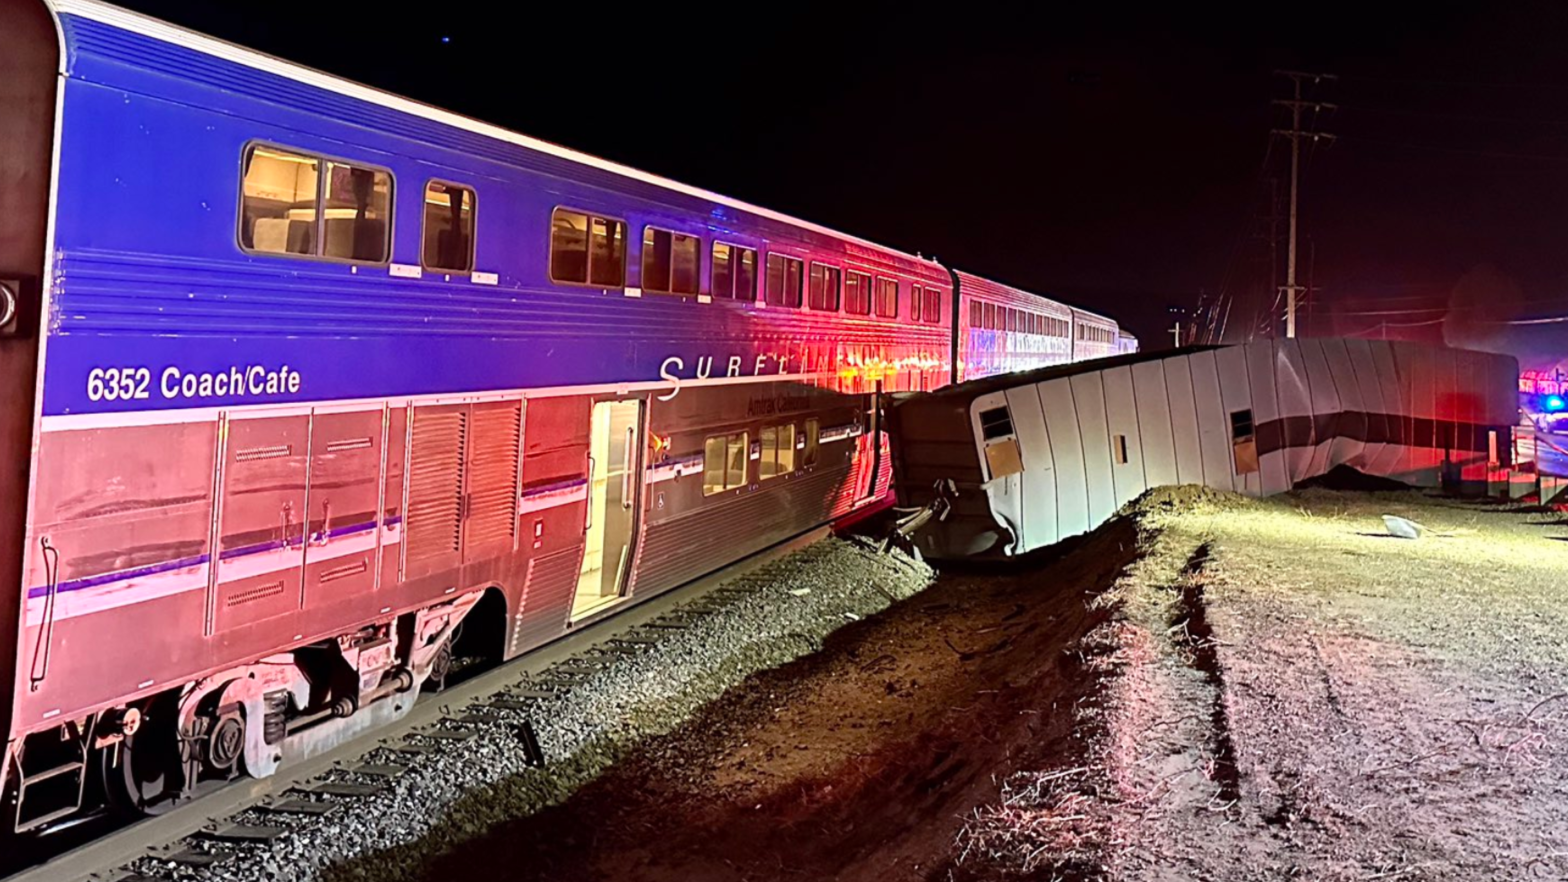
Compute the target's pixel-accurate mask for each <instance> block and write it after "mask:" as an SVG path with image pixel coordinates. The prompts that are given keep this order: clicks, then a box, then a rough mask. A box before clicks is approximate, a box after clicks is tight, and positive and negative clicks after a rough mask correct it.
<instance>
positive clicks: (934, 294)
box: [921, 288, 942, 325]
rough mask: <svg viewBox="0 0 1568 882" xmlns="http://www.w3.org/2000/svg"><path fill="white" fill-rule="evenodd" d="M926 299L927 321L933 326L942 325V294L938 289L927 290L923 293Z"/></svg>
mask: <svg viewBox="0 0 1568 882" xmlns="http://www.w3.org/2000/svg"><path fill="white" fill-rule="evenodd" d="M921 296H922V297H923V298H924V299H925V303H926V305H925V310H924V311H925V316H926V321H928V322H930V323H931V324H933V325H939V324H941V323H942V292H941V291H940V290H938V289H936V288H926V289H925V290H923V291H922V292H921Z"/></svg>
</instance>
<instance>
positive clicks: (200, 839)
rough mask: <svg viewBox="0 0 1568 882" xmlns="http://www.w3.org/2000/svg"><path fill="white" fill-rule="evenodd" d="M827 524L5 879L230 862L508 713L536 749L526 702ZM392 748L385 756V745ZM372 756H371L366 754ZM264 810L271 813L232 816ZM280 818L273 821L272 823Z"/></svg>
mask: <svg viewBox="0 0 1568 882" xmlns="http://www.w3.org/2000/svg"><path fill="white" fill-rule="evenodd" d="M829 532H830V531H829V530H828V529H827V528H822V529H819V530H816V531H813V532H811V533H807V534H805V535H803V536H800V537H797V538H796V539H793V540H790V541H788V542H785V543H782V544H780V545H777V546H774V547H773V548H770V549H768V550H765V551H763V552H761V553H759V554H757V555H754V556H753V557H751V558H748V559H746V560H744V561H741V562H739V563H736V564H733V565H731V566H730V567H727V568H725V569H723V570H720V571H718V572H716V573H713V574H712V575H709V576H707V577H704V578H702V579H699V580H697V581H695V582H692V583H689V584H687V585H685V586H683V587H681V588H678V589H675V590H673V591H670V592H667V593H665V594H663V595H660V596H658V597H655V598H652V599H650V600H648V601H645V602H642V603H639V604H638V605H637V606H634V607H632V608H630V609H627V610H626V611H624V612H622V613H619V614H617V615H615V616H611V617H609V618H607V619H603V620H601V621H599V622H596V623H594V624H592V625H590V626H588V627H586V628H584V629H583V630H582V631H579V632H577V633H574V634H572V635H570V636H568V637H565V638H563V639H561V640H558V641H556V642H554V643H552V644H549V645H548V646H545V647H543V648H541V649H539V650H536V651H534V652H531V653H528V654H526V655H524V656H522V657H520V658H517V659H514V660H512V661H510V662H507V663H505V664H502V665H499V666H497V667H495V668H492V669H489V670H486V671H483V672H479V673H476V674H474V675H472V676H470V677H467V678H466V679H464V680H462V681H461V682H458V683H455V684H453V685H451V686H449V687H448V688H447V689H445V690H444V691H442V692H440V693H434V694H426V695H424V696H422V697H421V699H420V700H419V702H418V703H417V704H416V706H415V707H414V709H413V710H412V711H410V713H409V714H408V716H407V717H405V718H404V719H402V720H400V721H398V722H397V723H394V724H391V725H388V726H385V727H383V728H379V729H376V730H374V731H372V732H368V733H366V735H365V736H364V737H362V738H358V739H355V740H353V741H350V742H348V743H346V744H344V745H341V746H340V747H338V748H336V749H334V750H332V751H330V752H328V753H326V754H323V755H321V756H319V757H315V758H313V759H310V760H306V761H303V762H300V763H298V764H296V765H294V766H292V767H290V768H285V769H281V770H279V772H278V773H277V774H275V775H273V776H272V777H270V778H266V779H260V780H258V779H251V778H242V779H239V780H237V781H234V782H232V783H230V784H228V785H227V786H224V787H222V788H220V789H219V790H217V791H216V792H213V793H210V794H208V795H206V796H203V797H202V798H200V799H197V800H194V801H192V802H191V803H189V804H188V805H184V806H180V807H178V808H175V809H173V810H171V811H169V812H168V813H166V814H163V815H160V816H158V817H153V818H145V819H142V820H139V821H136V822H133V823H130V824H128V825H125V826H123V827H120V828H118V829H115V830H112V831H110V832H107V833H105V834H104V835H102V836H100V837H98V838H95V839H93V840H92V841H90V842H87V843H85V844H82V845H79V846H76V847H74V848H71V849H69V850H67V851H64V852H62V853H60V854H57V855H54V856H52V857H50V858H48V859H47V860H45V861H43V862H41V863H37V864H35V865H33V866H30V867H27V868H25V869H20V870H18V871H16V872H14V873H13V874H12V875H10V876H7V877H4V880H3V882H56V880H62V879H73V880H74V879H100V880H105V882H111V880H112V882H121V880H124V882H133V880H134V882H143V880H145V882H153V880H158V879H159V878H160V877H158V876H148V875H139V874H136V873H134V872H132V871H131V870H130V866H131V865H132V864H134V863H136V862H138V861H141V860H142V859H144V858H149V857H152V858H156V859H157V860H159V861H166V862H168V864H170V865H171V866H173V867H176V868H189V869H190V870H191V871H192V872H196V871H200V870H201V869H203V868H206V867H209V866H214V865H218V864H221V863H222V862H224V861H225V860H226V859H227V858H229V857H232V856H234V851H233V849H235V848H238V847H242V845H243V843H246V842H255V841H264V840H267V839H271V838H276V837H278V836H285V835H289V834H290V833H293V832H296V831H298V830H300V829H301V828H302V827H308V826H309V825H310V824H311V823H312V822H313V820H317V819H322V818H324V817H325V816H327V815H329V814H330V813H331V812H332V811H334V809H335V808H336V807H338V806H340V805H343V804H344V803H346V802H348V801H352V800H355V799H359V798H363V797H367V796H372V795H374V794H376V793H379V792H381V791H383V790H385V789H387V788H388V787H390V786H391V784H392V782H393V781H394V780H395V779H396V778H397V777H398V776H400V775H401V774H403V773H405V772H407V771H409V770H410V769H412V768H413V767H414V766H415V765H417V764H418V763H420V762H421V761H423V760H424V759H425V758H426V757H430V756H435V755H438V754H439V752H440V751H442V750H443V749H444V748H446V747H447V746H451V745H457V744H460V743H462V742H463V741H466V740H467V739H469V738H471V737H473V735H474V732H473V727H475V726H481V725H489V724H495V723H503V722H506V723H509V724H510V725H512V726H513V727H514V728H515V731H516V733H517V735H518V743H517V750H519V751H522V752H524V753H525V754H528V753H530V752H532V753H533V754H534V759H535V761H536V762H548V761H549V759H550V758H549V757H545V756H541V755H539V754H538V750H539V748H538V745H537V741H535V739H534V737H533V725H532V718H531V717H530V716H529V710H530V709H531V708H532V707H533V706H534V704H535V703H537V702H538V701H540V700H543V699H547V698H561V697H564V696H565V695H567V694H569V692H570V690H571V688H572V687H573V685H575V683H576V682H578V681H579V680H580V679H581V678H582V677H584V676H586V675H587V674H588V673H589V672H591V671H592V670H593V669H594V668H596V667H598V666H599V665H601V664H603V663H604V660H605V659H607V658H611V657H613V656H616V655H625V654H634V653H638V652H642V651H646V650H649V649H652V648H655V647H657V646H658V645H659V643H660V641H661V640H662V639H663V638H662V637H661V635H663V634H668V633H670V632H671V631H673V630H679V629H682V628H684V627H686V625H687V624H690V623H692V622H693V621H695V620H696V618H697V617H701V616H702V615H704V614H705V612H706V611H707V610H706V609H705V608H704V606H703V602H704V600H705V599H708V598H710V597H712V596H715V595H723V594H725V593H730V594H734V593H736V592H737V591H743V590H744V589H741V588H737V587H736V583H738V582H740V581H741V580H742V579H743V578H744V577H745V576H746V575H747V574H748V573H750V572H751V571H753V570H755V569H757V568H759V567H762V566H764V565H766V564H768V563H770V562H772V561H774V560H777V559H779V558H782V557H785V556H787V555H789V554H791V553H794V552H796V551H798V550H800V549H802V548H805V547H806V546H808V545H811V544H813V543H815V542H817V541H819V540H820V539H822V538H824V537H825V536H827V535H828V533H829ZM389 756H391V757H393V758H392V759H390V760H388V759H386V758H387V757H389ZM367 757H374V758H375V759H374V760H373V761H368V762H367V760H366V758H367ZM257 812H260V813H261V815H262V817H264V818H266V819H269V822H267V823H260V824H258V823H244V822H236V821H235V820H234V819H235V818H236V817H237V816H240V815H250V816H254V815H256V813H257ZM272 821H275V823H273V822H272Z"/></svg>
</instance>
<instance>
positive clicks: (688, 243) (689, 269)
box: [670, 233, 702, 294]
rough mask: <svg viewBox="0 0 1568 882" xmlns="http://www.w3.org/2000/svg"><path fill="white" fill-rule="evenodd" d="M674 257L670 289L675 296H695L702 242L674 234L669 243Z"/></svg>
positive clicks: (693, 237) (694, 238) (700, 264)
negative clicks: (673, 291)
mask: <svg viewBox="0 0 1568 882" xmlns="http://www.w3.org/2000/svg"><path fill="white" fill-rule="evenodd" d="M670 251H671V253H672V254H673V256H674V267H673V269H672V270H671V278H670V287H672V288H673V289H674V290H675V293H677V294H696V293H697V285H698V282H697V276H698V275H699V270H700V268H701V266H702V240H701V239H699V238H697V237H696V236H687V235H683V234H681V233H676V234H675V236H674V237H673V240H672V241H671V243H670Z"/></svg>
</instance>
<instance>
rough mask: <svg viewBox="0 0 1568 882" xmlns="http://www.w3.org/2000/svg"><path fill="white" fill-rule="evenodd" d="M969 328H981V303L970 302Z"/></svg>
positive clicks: (976, 301)
mask: <svg viewBox="0 0 1568 882" xmlns="http://www.w3.org/2000/svg"><path fill="white" fill-rule="evenodd" d="M969 327H971V328H978V327H980V301H978V300H971V301H969Z"/></svg>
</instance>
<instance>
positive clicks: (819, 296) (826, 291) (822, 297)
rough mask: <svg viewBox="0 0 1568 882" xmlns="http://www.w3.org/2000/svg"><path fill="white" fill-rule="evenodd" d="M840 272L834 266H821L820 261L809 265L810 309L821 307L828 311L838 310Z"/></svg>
mask: <svg viewBox="0 0 1568 882" xmlns="http://www.w3.org/2000/svg"><path fill="white" fill-rule="evenodd" d="M841 276H842V273H841V272H840V271H839V268H838V267H836V266H823V265H822V264H820V263H814V264H812V265H811V300H810V302H809V304H808V305H809V306H810V307H811V308H812V309H822V310H827V311H829V312H838V301H839V288H840V287H841V285H840V281H839V280H840V278H841Z"/></svg>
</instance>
